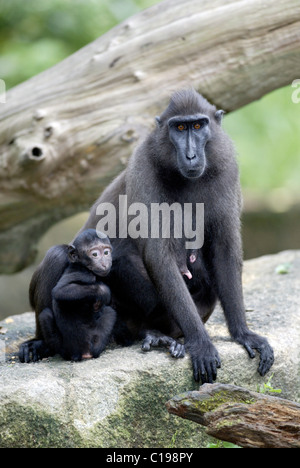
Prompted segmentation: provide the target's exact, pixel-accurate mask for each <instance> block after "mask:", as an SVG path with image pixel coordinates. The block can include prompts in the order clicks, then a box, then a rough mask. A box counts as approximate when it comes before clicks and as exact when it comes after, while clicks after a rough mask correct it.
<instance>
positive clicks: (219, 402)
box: [166, 384, 300, 448]
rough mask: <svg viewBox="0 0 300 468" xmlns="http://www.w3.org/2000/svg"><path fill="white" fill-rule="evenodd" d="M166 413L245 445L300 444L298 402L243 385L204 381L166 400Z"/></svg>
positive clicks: (287, 445)
mask: <svg viewBox="0 0 300 468" xmlns="http://www.w3.org/2000/svg"><path fill="white" fill-rule="evenodd" d="M166 405H167V409H168V411H169V413H172V414H176V415H177V416H180V417H182V418H184V419H190V420H192V421H195V422H197V423H199V424H201V425H202V426H206V427H207V429H206V431H207V433H208V434H209V435H211V436H213V437H216V438H218V439H221V440H225V441H228V442H233V443H235V444H237V445H239V446H241V447H245V448H300V404H297V403H295V402H293V401H289V400H285V399H282V398H277V397H273V396H268V395H264V394H260V393H256V392H251V391H249V390H247V389H245V388H242V387H236V386H234V385H224V384H205V385H203V386H202V387H200V390H199V391H190V392H186V393H184V394H182V395H178V396H175V397H173V398H172V399H171V400H169V401H168V402H167V404H166Z"/></svg>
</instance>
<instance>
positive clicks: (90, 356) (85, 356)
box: [82, 353, 93, 359]
mask: <svg viewBox="0 0 300 468" xmlns="http://www.w3.org/2000/svg"><path fill="white" fill-rule="evenodd" d="M92 357H93V356H92V355H91V353H85V354H83V355H82V359H92Z"/></svg>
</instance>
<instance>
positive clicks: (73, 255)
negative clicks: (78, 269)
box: [68, 244, 78, 263]
mask: <svg viewBox="0 0 300 468" xmlns="http://www.w3.org/2000/svg"><path fill="white" fill-rule="evenodd" d="M68 258H69V260H70V262H72V263H75V262H77V260H78V253H77V250H76V248H75V247H74V245H72V244H70V245H68Z"/></svg>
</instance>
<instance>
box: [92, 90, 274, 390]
mask: <svg viewBox="0 0 300 468" xmlns="http://www.w3.org/2000/svg"><path fill="white" fill-rule="evenodd" d="M222 116H223V111H221V110H217V109H216V108H215V107H214V106H212V105H211V104H209V103H208V101H206V100H205V99H204V98H203V97H202V96H200V95H199V94H198V93H196V92H195V91H194V90H183V91H180V92H177V93H175V94H174V95H173V96H172V98H171V101H170V104H169V106H168V107H167V109H166V110H165V111H164V112H163V114H162V115H161V116H160V117H158V118H157V126H156V128H155V129H154V130H153V131H152V133H151V134H150V135H149V136H148V137H147V138H146V139H145V141H144V142H143V143H142V144H141V145H140V146H139V147H138V148H137V149H136V151H135V153H134V154H133V156H132V157H131V159H130V161H129V165H128V168H127V169H126V170H125V171H124V172H123V173H122V174H120V175H119V176H118V177H117V178H116V179H115V180H114V181H113V182H112V183H111V184H110V185H109V186H108V187H107V189H106V190H105V191H104V192H103V194H102V195H101V196H100V198H99V199H98V200H97V202H96V203H95V205H94V206H93V208H92V209H91V213H90V217H89V220H88V221H87V223H86V225H85V227H84V229H86V228H87V227H95V226H96V225H97V223H98V222H99V220H100V217H99V216H98V215H97V208H98V206H99V204H101V203H112V204H113V205H114V206H115V207H116V213H117V215H118V213H119V196H120V195H127V202H128V206H130V205H131V204H134V203H142V204H144V205H146V206H147V208H148V209H149V211H150V210H151V204H152V203H162V202H167V203H168V204H169V205H172V204H173V203H178V202H179V203H181V205H183V204H184V203H191V204H193V205H196V204H197V203H204V208H205V223H204V245H203V247H202V248H201V249H199V250H198V251H197V255H196V258H195V260H194V261H193V262H190V265H189V268H190V270H189V271H190V274H191V276H192V278H191V279H189V280H188V281H186V282H185V280H184V279H183V276H182V273H181V272H180V268H179V265H178V252H180V249H182V248H184V247H183V245H184V244H183V242H182V239H176V238H174V236H173V237H172V236H171V238H161V237H160V238H151V237H148V238H142V237H138V238H131V237H127V238H121V237H120V236H119V237H117V238H116V239H111V240H112V244H113V247H114V262H113V268H112V271H111V274H110V276H109V284H110V287H111V290H112V294H113V297H114V302H115V304H116V308H117V311H118V314H120V316H121V317H123V318H125V319H128V320H129V321H131V322H134V323H135V324H136V325H139V326H141V327H146V328H148V329H151V328H152V329H156V330H159V331H161V332H163V333H165V334H167V335H170V336H172V337H174V338H175V337H177V336H180V335H183V336H184V342H185V348H186V349H187V351H188V352H189V353H190V355H191V358H192V364H193V371H194V378H195V380H196V381H199V380H201V382H202V383H204V382H212V381H213V380H215V379H216V375H217V368H218V367H220V364H221V363H220V358H219V355H218V352H217V350H216V348H215V346H214V345H213V343H212V342H211V340H210V338H209V336H208V334H207V331H206V330H205V328H204V325H203V322H206V320H207V319H208V318H209V317H210V315H211V313H212V312H213V310H214V308H215V305H216V302H217V300H219V301H220V302H221V305H222V307H223V310H224V314H225V318H226V321H227V325H228V328H229V331H230V334H231V337H232V338H233V339H234V340H235V341H236V342H238V343H240V344H241V345H243V346H244V347H245V349H246V350H247V352H248V354H249V356H250V357H251V358H253V357H254V356H255V350H257V351H258V353H259V354H260V362H259V367H258V371H259V373H260V374H261V375H264V374H265V373H266V372H267V371H268V370H269V369H270V367H271V366H272V364H273V360H274V357H273V350H272V348H271V347H270V345H269V343H268V341H267V340H266V339H265V338H263V337H261V336H259V335H257V334H256V333H254V332H252V331H250V330H249V328H248V326H247V324H246V318H245V306H244V302H243V292H242V282H241V272H242V245H241V234H240V213H241V195H240V183H239V172H238V166H237V163H236V159H235V154H234V148H233V145H232V142H231V140H230V139H229V137H228V136H227V135H226V134H225V132H224V131H223V130H222V127H221V121H222ZM117 222H118V223H120V222H122V220H121V219H119V218H118V219H117ZM183 240H187V239H183ZM179 257H180V255H179ZM154 341H155V340H153V342H154ZM149 346H151V339H149V338H148V339H147V346H146V347H147V349H149Z"/></svg>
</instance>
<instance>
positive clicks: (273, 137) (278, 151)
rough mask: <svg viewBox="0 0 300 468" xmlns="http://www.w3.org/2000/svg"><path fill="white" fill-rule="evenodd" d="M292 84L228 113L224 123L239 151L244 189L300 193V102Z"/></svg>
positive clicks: (262, 192) (262, 191) (263, 192)
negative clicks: (296, 102) (295, 95)
mask: <svg viewBox="0 0 300 468" xmlns="http://www.w3.org/2000/svg"><path fill="white" fill-rule="evenodd" d="M293 91H294V89H293V88H292V87H291V86H287V87H286V88H282V89H279V90H277V91H274V92H273V93H270V94H268V95H267V96H265V97H264V98H262V99H261V100H259V101H256V102H253V103H251V104H249V105H248V106H246V107H244V108H243V109H240V110H238V111H236V112H233V113H232V114H230V115H228V116H227V117H226V118H225V120H224V127H225V128H226V130H227V131H228V133H229V134H230V135H231V137H232V138H233V140H234V142H235V144H236V149H237V152H238V161H239V165H240V170H241V182H242V186H243V188H244V189H248V190H252V191H256V192H259V193H261V194H265V193H268V192H270V191H271V190H278V189H280V191H281V195H282V194H283V193H284V192H290V193H291V194H292V195H293V194H297V193H299V174H300V145H299V139H298V136H297V135H298V134H299V128H298V127H299V117H300V103H299V104H294V103H293V102H292V92H293Z"/></svg>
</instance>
